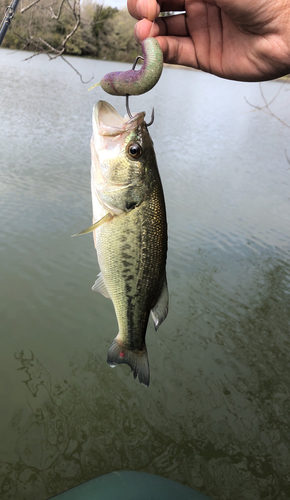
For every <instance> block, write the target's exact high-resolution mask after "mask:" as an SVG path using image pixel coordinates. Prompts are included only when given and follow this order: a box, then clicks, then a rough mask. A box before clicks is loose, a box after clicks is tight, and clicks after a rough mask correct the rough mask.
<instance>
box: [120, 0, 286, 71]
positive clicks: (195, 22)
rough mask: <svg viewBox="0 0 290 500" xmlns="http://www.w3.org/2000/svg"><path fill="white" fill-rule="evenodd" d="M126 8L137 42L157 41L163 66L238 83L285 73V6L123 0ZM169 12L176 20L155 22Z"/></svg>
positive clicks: (280, 0)
mask: <svg viewBox="0 0 290 500" xmlns="http://www.w3.org/2000/svg"><path fill="white" fill-rule="evenodd" d="M127 5H128V10H129V12H130V14H131V15H132V16H133V17H134V18H135V19H138V20H139V22H138V23H137V24H136V25H135V36H136V38H137V39H138V40H139V41H142V40H144V39H145V38H147V37H148V36H154V37H156V38H157V40H158V42H159V44H160V47H161V49H162V51H163V55H164V62H167V63H172V64H181V65H185V66H190V67H192V68H196V69H201V70H203V71H206V72H209V73H213V74H214V75H217V76H220V77H223V78H229V79H232V80H242V81H262V80H270V79H273V78H277V77H279V76H283V75H286V74H288V73H289V72H290V2H288V1H287V0H217V1H215V0H203V1H198V0H159V2H157V1H156V0H127ZM168 11H174V12H180V14H178V15H174V16H168V17H158V15H159V13H160V12H168ZM184 11H185V12H184ZM154 21H155V22H154Z"/></svg>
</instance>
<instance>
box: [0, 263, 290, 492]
mask: <svg viewBox="0 0 290 500" xmlns="http://www.w3.org/2000/svg"><path fill="white" fill-rule="evenodd" d="M263 271H264V272H263V275H261V274H259V279H258V283H260V284H261V283H263V286H262V288H261V291H260V293H259V292H258V293H257V295H256V298H255V303H254V304H253V305H247V306H245V305H242V304H240V306H241V307H240V309H239V312H238V313H237V309H236V307H234V309H235V314H233V310H234V309H232V310H231V307H229V311H228V313H225V312H224V313H223V314H221V315H220V316H219V323H217V322H216V320H217V316H216V315H217V312H218V305H219V304H218V302H217V304H216V306H217V309H216V310H215V309H214V308H213V310H212V311H209V312H208V313H207V314H206V316H203V320H205V319H206V321H209V322H210V324H211V327H210V329H208V331H210V332H212V336H207V335H206V336H205V335H204V334H201V333H199V332H200V330H199V327H200V326H201V325H200V318H201V316H200V314H199V313H198V311H197V309H195V310H192V313H190V312H189V316H188V317H187V318H186V322H185V324H188V325H189V324H190V326H188V328H187V327H185V331H184V334H185V336H186V335H187V333H190V332H192V331H193V330H195V331H196V333H197V336H196V339H195V348H196V350H195V360H194V365H195V366H194V370H190V371H189V372H187V371H186V370H185V372H184V374H183V378H184V376H185V379H183V380H180V379H179V378H178V373H179V367H178V365H176V364H175V362H174V359H172V353H173V352H174V348H172V347H171V346H170V344H169V347H168V349H167V351H166V352H165V353H164V360H163V362H162V370H164V371H165V373H166V372H167V371H168V369H169V365H170V369H171V370H173V371H174V373H175V376H176V379H175V384H174V383H173V382H171V383H170V384H167V385H166V384H165V386H166V390H165V391H164V390H163V388H160V387H158V388H156V385H155V387H153V388H152V390H153V391H152V392H153V393H152V392H151V395H150V394H149V393H148V391H146V390H145V389H144V388H143V391H140V392H139V393H132V392H131V388H130V381H131V378H130V375H129V371H128V374H127V375H128V377H125V379H124V378H121V377H120V378H119V379H118V382H117V381H116V379H114V377H115V376H116V375H115V372H114V371H113V370H109V369H107V367H106V366H105V363H104V360H103V359H101V357H100V356H99V355H98V354H97V353H96V352H90V353H87V354H86V355H85V357H83V358H81V356H80V355H77V356H75V358H74V359H73V360H72V361H71V362H70V373H69V377H68V378H67V379H63V380H61V381H56V380H55V378H54V376H53V374H50V373H49V372H48V371H47V369H46V368H45V366H43V364H42V363H41V362H40V361H39V360H38V359H37V358H36V357H35V356H34V354H33V353H32V352H31V351H28V352H23V351H21V352H18V353H15V358H16V360H17V363H18V364H19V368H18V370H19V371H20V372H21V374H22V382H23V384H24V386H25V390H26V392H27V396H28V399H27V406H26V407H24V408H22V409H21V410H19V411H18V412H17V413H16V414H15V415H14V417H13V419H12V421H11V428H12V429H13V434H14V435H15V436H16V440H15V451H16V454H17V456H18V459H17V460H16V461H15V463H6V462H2V463H1V477H2V485H1V498H3V500H6V499H10V498H17V500H18V499H19V500H24V499H26V498H28V497H27V495H29V499H31V500H34V499H35V500H36V499H37V500H42V499H43V500H44V499H46V498H48V497H50V496H53V495H55V494H57V493H59V492H61V491H64V490H66V489H68V488H70V487H73V486H75V485H77V484H79V483H80V482H83V481H85V480H88V479H91V478H92V477H95V476H97V475H100V474H104V473H107V472H110V471H112V470H118V469H119V470H120V469H129V470H130V469H132V470H140V471H147V472H152V473H155V474H160V475H163V476H165V477H170V478H171V479H175V480H178V481H180V482H183V483H186V484H190V485H191V486H192V487H195V488H196V489H198V490H200V491H203V492H204V493H206V494H208V495H210V496H211V497H212V498H213V499H219V500H222V499H225V500H233V499H235V500H244V499H247V500H248V499H252V500H254V499H255V500H256V499H257V498H265V499H274V498H277V499H281V500H282V499H285V500H286V499H289V496H290V473H289V471H290V438H289V436H290V432H289V431H290V429H289V425H290V418H289V417H290V414H289V412H290V394H289V387H290V372H289V366H288V365H289V361H288V360H289V352H290V342H289V338H288V335H287V333H286V330H285V323H288V324H289V312H290V306H289V300H288V297H289V276H290V266H289V264H287V263H286V262H282V261H281V260H280V261H278V262H276V261H275V262H273V260H271V259H268V260H267V261H266V263H264V267H263ZM202 279H203V280H204V284H205V283H206V284H207V286H208V289H207V296H208V300H209V301H210V302H211V303H214V301H215V300H216V290H215V288H216V286H217V285H216V284H215V283H214V282H213V280H212V276H211V278H210V279H209V275H207V273H206V271H205V272H204V275H203V278H202ZM217 288H219V286H218V287H217ZM194 294H195V292H194V291H193V295H194ZM193 295H191V296H190V297H189V298H188V301H189V303H190V302H191V303H192V298H193ZM235 300H237V301H238V298H237V297H236V298H235ZM235 305H236V304H235ZM201 330H202V332H204V326H202V329H201ZM175 342H178V335H177V339H175ZM201 346H202V349H200V350H198V348H200V347H201ZM202 352H203V353H204V352H205V353H206V354H205V355H204V354H203V359H202V360H200V359H198V358H199V355H200V354H201V353H202ZM225 358H226V359H225ZM245 359H246V360H247V361H246V362H245ZM208 363H209V364H208ZM188 368H189V367H188ZM144 391H145V392H144ZM148 394H149V396H148ZM172 420H174V425H173V426H172Z"/></svg>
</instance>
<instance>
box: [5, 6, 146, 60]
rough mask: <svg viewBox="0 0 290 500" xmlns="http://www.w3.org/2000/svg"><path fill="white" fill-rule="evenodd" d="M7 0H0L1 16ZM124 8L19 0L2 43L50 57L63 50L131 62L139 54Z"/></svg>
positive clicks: (131, 23) (64, 51) (56, 55)
mask: <svg viewBox="0 0 290 500" xmlns="http://www.w3.org/2000/svg"><path fill="white" fill-rule="evenodd" d="M7 5H9V1H7V0H0V13H1V18H3V16H4V13H5V9H6V7H7ZM134 24H135V21H134V20H133V19H132V18H131V16H130V15H129V13H128V11H127V9H122V10H118V9H117V8H112V7H109V6H108V7H105V6H104V5H101V4H98V3H96V2H94V1H93V0H84V1H83V2H82V3H80V0H59V1H58V2H54V1H52V2H51V0H33V1H30V0H22V2H21V4H20V5H19V6H18V10H17V12H16V15H15V17H14V19H13V21H12V23H11V26H10V28H9V30H8V32H7V34H6V36H5V38H4V41H3V44H2V47H7V48H11V49H18V50H19V49H26V50H30V51H33V52H34V54H39V53H45V54H47V55H48V56H49V57H50V58H53V57H58V56H63V55H65V54H71V55H79V56H87V57H95V58H98V59H109V60H116V61H126V62H133V61H134V59H135V57H136V56H137V55H138V54H140V47H139V45H138V43H137V42H136V41H135V38H134V34H133V27H134Z"/></svg>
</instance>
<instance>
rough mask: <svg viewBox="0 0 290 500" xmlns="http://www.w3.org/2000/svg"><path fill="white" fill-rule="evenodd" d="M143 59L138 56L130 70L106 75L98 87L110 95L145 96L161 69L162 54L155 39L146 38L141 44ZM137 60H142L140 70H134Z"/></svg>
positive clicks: (157, 78)
mask: <svg viewBox="0 0 290 500" xmlns="http://www.w3.org/2000/svg"><path fill="white" fill-rule="evenodd" d="M141 49H142V54H143V57H141V56H139V57H138V58H137V59H136V61H135V63H134V66H133V68H132V69H130V70H128V71H114V72H113V73H108V74H107V75H105V76H104V77H103V78H102V80H101V81H100V83H99V85H100V86H101V87H102V89H103V90H105V92H107V93H108V94H111V95H118V96H128V95H140V94H145V92H148V91H149V90H151V89H152V88H153V87H154V85H156V83H157V82H158V80H159V78H160V76H161V73H162V69H163V54H162V50H161V48H160V45H159V43H158V42H157V40H156V39H155V38H151V37H150V38H146V39H145V40H144V41H143V42H142V43H141ZM138 59H143V64H142V67H141V69H140V70H137V71H136V70H135V69H134V68H135V64H136V63H137V60H138Z"/></svg>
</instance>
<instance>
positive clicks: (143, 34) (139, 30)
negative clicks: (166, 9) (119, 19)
mask: <svg viewBox="0 0 290 500" xmlns="http://www.w3.org/2000/svg"><path fill="white" fill-rule="evenodd" d="M134 35H135V38H136V40H137V41H138V42H139V43H141V42H142V41H143V40H145V38H148V37H149V36H153V37H156V36H157V35H159V26H158V25H157V24H156V23H152V22H151V21H148V19H142V20H141V21H139V22H138V23H136V24H135V27H134Z"/></svg>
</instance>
